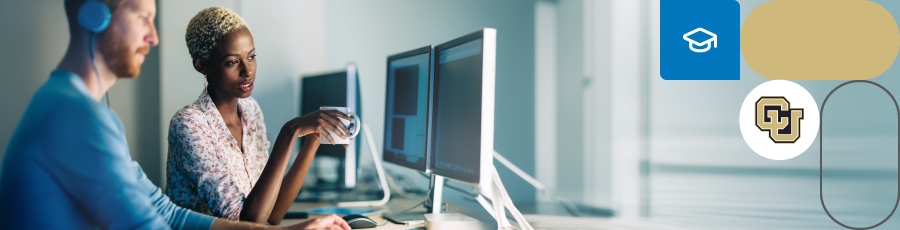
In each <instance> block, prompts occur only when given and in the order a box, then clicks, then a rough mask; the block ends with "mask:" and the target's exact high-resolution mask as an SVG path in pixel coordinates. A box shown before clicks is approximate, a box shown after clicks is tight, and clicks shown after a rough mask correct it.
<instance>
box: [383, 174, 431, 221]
mask: <svg viewBox="0 0 900 230" xmlns="http://www.w3.org/2000/svg"><path fill="white" fill-rule="evenodd" d="M443 182H444V177H442V176H438V175H434V174H431V182H430V183H429V186H430V187H431V188H429V189H428V198H427V199H426V200H425V202H424V203H423V204H422V206H424V207H425V210H426V211H400V212H393V213H385V214H384V215H383V216H384V218H385V219H387V220H390V221H391V222H394V223H398V224H406V225H417V224H424V223H425V214H429V213H440V212H441V211H440V210H441V208H442V206H441V196H439V195H436V194H441V193H443V190H444V189H443V188H444V183H443ZM438 190H441V191H438ZM413 208H415V207H411V208H410V209H413Z"/></svg>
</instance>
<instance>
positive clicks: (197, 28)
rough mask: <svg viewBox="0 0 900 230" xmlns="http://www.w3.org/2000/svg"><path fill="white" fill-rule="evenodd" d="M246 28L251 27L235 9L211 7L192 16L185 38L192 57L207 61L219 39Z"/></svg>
mask: <svg viewBox="0 0 900 230" xmlns="http://www.w3.org/2000/svg"><path fill="white" fill-rule="evenodd" d="M245 28H246V29H249V28H248V27H247V23H246V22H244V19H242V18H241V16H238V15H237V14H236V13H234V11H231V10H229V9H226V8H224V7H218V6H216V7H210V8H206V9H203V10H201V11H200V12H198V13H197V15H194V18H191V22H190V23H188V27H187V31H186V33H185V34H184V40H185V41H186V42H187V48H188V52H189V53H190V54H191V58H200V59H201V60H203V61H206V60H208V59H209V53H210V52H212V50H213V49H215V48H216V45H217V44H218V42H219V40H221V39H222V38H224V37H225V35H228V34H229V33H231V32H234V31H236V30H240V29H245Z"/></svg>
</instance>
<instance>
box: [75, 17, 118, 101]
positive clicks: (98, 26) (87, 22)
mask: <svg viewBox="0 0 900 230" xmlns="http://www.w3.org/2000/svg"><path fill="white" fill-rule="evenodd" d="M111 18H112V13H111V12H109V7H108V6H106V3H103V2H101V1H100V0H88V1H87V2H84V3H82V4H81V7H78V24H80V25H81V27H82V28H84V29H85V30H87V31H90V32H91V39H89V40H88V50H89V52H90V53H91V64H93V67H94V73H97V82H98V83H99V84H100V88H99V89H97V90H102V89H103V81H101V80H100V71H98V70H97V61H95V60H94V35H97V34H99V33H100V32H103V31H104V30H106V27H109V21H110V20H111ZM101 99H102V98H101ZM106 107H109V92H107V93H106Z"/></svg>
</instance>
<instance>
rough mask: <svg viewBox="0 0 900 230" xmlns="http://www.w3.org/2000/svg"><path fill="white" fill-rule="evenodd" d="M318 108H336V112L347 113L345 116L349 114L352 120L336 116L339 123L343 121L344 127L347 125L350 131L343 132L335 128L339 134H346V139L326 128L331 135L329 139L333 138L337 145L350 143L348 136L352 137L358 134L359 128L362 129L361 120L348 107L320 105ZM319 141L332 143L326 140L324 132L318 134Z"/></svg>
mask: <svg viewBox="0 0 900 230" xmlns="http://www.w3.org/2000/svg"><path fill="white" fill-rule="evenodd" d="M319 110H336V111H338V112H341V113H344V114H347V116H349V117H350V119H352V120H346V119H344V118H338V120H341V123H344V127H347V130H350V133H349V134H346V133H344V131H343V130H341V129H337V130H338V132H341V134H344V136H346V137H347V139H343V138H341V136H338V135H337V134H335V133H334V132H332V131H331V130H328V134H330V135H331V139H334V144H338V145H342V144H350V138H354V137H356V135H359V130H360V129H362V126H361V125H362V121H360V120H359V116H357V115H356V114H355V113H353V112H352V111H351V110H350V109H349V108H347V107H334V106H322V107H319ZM319 143H321V144H332V143H331V142H330V141H328V138H327V137H325V135H324V134H319Z"/></svg>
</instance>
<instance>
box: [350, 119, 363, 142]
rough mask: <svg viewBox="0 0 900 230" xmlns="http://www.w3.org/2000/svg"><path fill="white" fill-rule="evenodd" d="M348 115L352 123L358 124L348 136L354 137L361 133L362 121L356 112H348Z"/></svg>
mask: <svg viewBox="0 0 900 230" xmlns="http://www.w3.org/2000/svg"><path fill="white" fill-rule="evenodd" d="M347 116H350V119H352V120H350V125H353V126H356V127H353V129H352V133H351V134H350V136H348V137H347V138H354V137H356V135H359V131H360V130H362V121H361V120H360V119H359V116H357V115H356V114H355V113H347ZM347 129H351V127H347Z"/></svg>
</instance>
